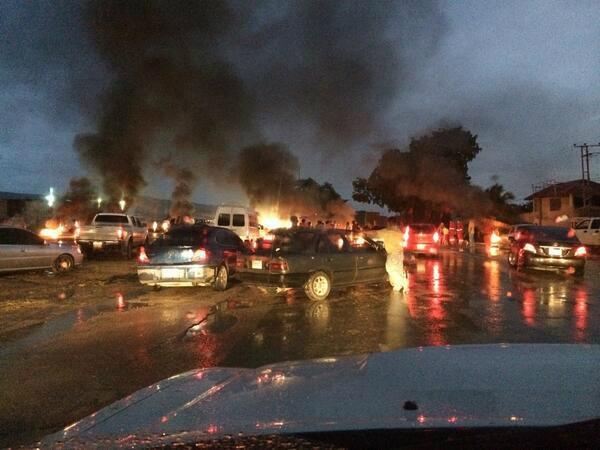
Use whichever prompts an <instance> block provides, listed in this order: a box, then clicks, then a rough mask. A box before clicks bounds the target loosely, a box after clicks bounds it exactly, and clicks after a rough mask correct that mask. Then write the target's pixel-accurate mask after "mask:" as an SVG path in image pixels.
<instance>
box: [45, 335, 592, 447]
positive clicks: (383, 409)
mask: <svg viewBox="0 0 600 450" xmlns="http://www.w3.org/2000/svg"><path fill="white" fill-rule="evenodd" d="M599 367H600V346H598V345H569V344H555V345H552V344H497V345H467V346H446V347H425V348H413V349H407V350H396V351H393V352H387V353H375V354H369V355H360V356H350V357H339V358H323V359H316V360H309V361H300V362H287V363H279V364H272V365H268V366H263V367H260V368H258V369H238V368H211V369H199V370H193V371H190V372H186V373H182V374H180V375H176V376H174V377H171V378H168V379H166V380H163V381H160V382H158V383H156V384H153V385H151V386H149V387H147V388H145V389H142V390H140V391H137V392H135V393H133V394H132V395H130V396H128V397H126V398H125V399H123V400H120V401H118V402H116V403H114V404H112V405H110V406H108V407H106V408H104V409H102V410H100V411H98V412H97V413H94V414H92V415H91V416H89V417H87V418H85V419H83V420H81V421H79V422H77V423H75V424H73V425H70V426H69V427H67V428H65V429H64V430H62V431H60V432H57V433H55V434H53V435H51V436H48V437H47V438H46V439H45V440H44V441H43V442H42V444H45V445H55V444H57V443H59V442H63V443H64V442H65V441H66V442H68V445H69V446H71V445H75V446H77V444H81V445H83V446H85V447H89V446H94V445H98V446H102V447H106V446H110V447H132V446H133V447H135V446H142V447H143V446H149V445H159V444H169V443H172V442H181V441H183V442H194V441H201V440H206V439H215V438H218V437H223V436H227V435H238V434H239V433H243V434H245V435H256V434H280V433H300V432H313V431H333V430H359V429H382V428H405V429H427V428H440V427H461V428H466V427H505V426H552V425H560V424H568V423H574V422H580V421H584V420H589V419H594V418H598V417H600V370H598V368H599Z"/></svg>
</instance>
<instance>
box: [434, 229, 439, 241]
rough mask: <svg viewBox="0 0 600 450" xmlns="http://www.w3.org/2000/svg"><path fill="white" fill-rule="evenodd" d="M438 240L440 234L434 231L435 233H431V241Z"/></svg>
mask: <svg viewBox="0 0 600 450" xmlns="http://www.w3.org/2000/svg"><path fill="white" fill-rule="evenodd" d="M439 240H440V235H439V234H438V232H437V231H436V232H435V233H433V242H438V241H439Z"/></svg>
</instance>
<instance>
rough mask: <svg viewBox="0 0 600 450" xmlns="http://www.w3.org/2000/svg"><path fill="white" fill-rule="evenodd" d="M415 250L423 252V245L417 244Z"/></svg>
mask: <svg viewBox="0 0 600 450" xmlns="http://www.w3.org/2000/svg"><path fill="white" fill-rule="evenodd" d="M417 250H425V244H417Z"/></svg>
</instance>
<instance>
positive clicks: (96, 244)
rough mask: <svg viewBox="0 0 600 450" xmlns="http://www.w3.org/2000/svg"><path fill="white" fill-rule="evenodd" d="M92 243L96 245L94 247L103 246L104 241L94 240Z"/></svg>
mask: <svg viewBox="0 0 600 450" xmlns="http://www.w3.org/2000/svg"><path fill="white" fill-rule="evenodd" d="M92 245H93V246H94V248H102V242H98V241H94V243H93V244H92Z"/></svg>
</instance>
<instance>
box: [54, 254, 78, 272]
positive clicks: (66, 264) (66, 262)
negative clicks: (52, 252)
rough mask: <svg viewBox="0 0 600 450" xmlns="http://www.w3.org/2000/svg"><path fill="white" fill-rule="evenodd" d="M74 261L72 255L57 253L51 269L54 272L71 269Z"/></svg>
mask: <svg viewBox="0 0 600 450" xmlns="http://www.w3.org/2000/svg"><path fill="white" fill-rule="evenodd" d="M74 265H75V261H74V260H73V257H72V256H71V255H68V254H66V253H65V254H63V255H59V256H58V257H57V258H56V259H55V260H54V264H52V270H54V272H56V273H66V272H69V271H70V270H72V269H73V266H74Z"/></svg>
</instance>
